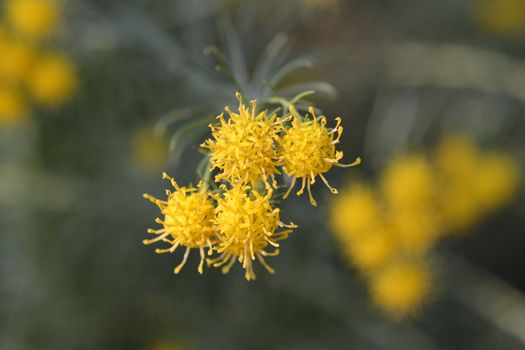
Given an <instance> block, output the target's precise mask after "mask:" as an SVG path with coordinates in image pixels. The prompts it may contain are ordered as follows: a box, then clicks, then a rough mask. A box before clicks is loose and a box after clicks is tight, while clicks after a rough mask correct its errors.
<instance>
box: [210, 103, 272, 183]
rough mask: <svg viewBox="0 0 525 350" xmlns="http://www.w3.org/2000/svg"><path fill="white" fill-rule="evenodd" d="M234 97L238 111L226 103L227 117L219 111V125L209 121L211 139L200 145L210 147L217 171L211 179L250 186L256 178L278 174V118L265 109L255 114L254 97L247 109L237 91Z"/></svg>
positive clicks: (266, 179) (265, 178) (256, 181)
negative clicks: (234, 110)
mask: <svg viewBox="0 0 525 350" xmlns="http://www.w3.org/2000/svg"><path fill="white" fill-rule="evenodd" d="M237 98H238V99H239V113H234V112H232V111H231V110H230V108H229V107H226V112H227V113H228V114H229V119H228V120H225V119H224V116H223V114H221V115H219V116H218V117H217V119H219V121H220V125H219V126H216V125H210V128H211V130H212V136H213V139H208V140H206V142H205V143H203V144H202V145H201V147H204V148H208V149H209V150H210V151H211V154H210V163H211V165H212V167H214V168H218V169H219V170H220V171H221V173H220V174H218V175H217V176H216V177H215V181H217V182H220V181H222V180H225V181H228V182H230V183H231V184H234V185H236V184H239V185H243V184H251V185H252V186H255V185H256V184H257V183H258V182H259V181H263V182H266V183H267V182H268V179H269V178H270V177H271V178H274V175H275V174H279V171H278V170H277V156H278V155H277V148H276V140H277V138H278V133H279V132H280V130H281V126H280V122H279V121H278V119H277V116H276V115H272V116H268V115H267V112H266V111H262V112H260V113H258V114H257V113H256V108H257V105H256V102H255V101H251V104H252V108H251V110H248V108H247V107H246V106H245V105H244V104H243V103H242V97H241V95H240V94H239V93H237ZM274 185H275V179H274Z"/></svg>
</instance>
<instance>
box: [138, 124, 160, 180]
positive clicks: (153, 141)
mask: <svg viewBox="0 0 525 350" xmlns="http://www.w3.org/2000/svg"><path fill="white" fill-rule="evenodd" d="M167 157H168V141H167V140H166V138H165V137H163V136H159V135H156V134H155V133H154V132H153V128H151V127H141V128H138V129H137V130H135V132H134V133H133V135H132V139H131V159H132V161H133V163H134V164H135V166H137V168H139V169H140V170H142V171H143V172H145V173H148V174H150V173H156V172H157V171H159V170H160V169H161V168H162V167H163V166H164V165H165V164H166V159H167Z"/></svg>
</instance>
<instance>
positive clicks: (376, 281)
mask: <svg viewBox="0 0 525 350" xmlns="http://www.w3.org/2000/svg"><path fill="white" fill-rule="evenodd" d="M370 283H371V285H370V288H371V293H372V298H373V301H374V303H375V304H376V305H377V306H378V307H379V308H381V309H382V310H383V311H385V312H386V313H388V314H390V315H391V316H392V317H393V318H395V319H401V318H403V317H405V316H408V315H410V314H413V313H414V312H416V311H417V310H418V308H419V307H420V306H421V305H422V303H423V302H424V300H425V298H427V296H428V295H429V292H430V283H431V276H430V271H429V268H428V267H427V265H426V264H425V263H424V262H421V261H399V262H395V263H392V264H390V265H388V266H386V267H385V268H384V269H382V270H381V271H379V272H378V273H376V274H374V275H373V276H372V278H371V280H370Z"/></svg>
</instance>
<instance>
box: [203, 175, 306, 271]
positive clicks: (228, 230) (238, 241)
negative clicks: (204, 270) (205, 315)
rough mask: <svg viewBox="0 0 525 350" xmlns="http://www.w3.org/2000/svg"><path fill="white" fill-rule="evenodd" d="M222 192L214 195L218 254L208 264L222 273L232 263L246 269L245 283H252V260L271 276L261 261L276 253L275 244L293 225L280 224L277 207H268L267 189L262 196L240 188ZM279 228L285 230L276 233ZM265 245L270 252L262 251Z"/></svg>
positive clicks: (216, 248) (277, 252) (269, 195)
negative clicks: (237, 263) (271, 248)
mask: <svg viewBox="0 0 525 350" xmlns="http://www.w3.org/2000/svg"><path fill="white" fill-rule="evenodd" d="M222 188H223V189H224V190H225V192H224V195H223V196H220V195H216V197H215V198H216V200H217V208H216V218H215V227H216V230H217V239H218V243H217V246H216V247H215V250H216V251H217V252H218V253H219V254H220V256H219V257H218V258H216V259H213V260H209V261H208V263H209V264H212V265H213V266H214V267H219V266H222V273H228V272H229V270H230V268H231V267H232V266H233V264H234V263H235V261H239V263H241V264H242V267H243V268H244V269H245V270H246V272H245V275H244V276H245V278H246V280H248V281H250V280H255V273H254V271H253V263H252V262H253V261H254V260H255V259H256V258H257V260H259V262H260V263H261V264H262V265H263V266H264V267H265V268H266V270H268V272H270V273H272V274H273V273H274V272H275V271H274V269H272V268H271V267H270V266H269V265H268V264H267V263H266V260H265V257H266V256H275V255H278V254H279V249H277V248H278V247H279V243H277V241H279V240H283V239H286V238H287V237H288V235H289V234H290V233H291V232H292V229H293V228H296V227H297V226H295V225H294V224H289V225H285V224H283V223H282V222H281V221H280V218H279V215H280V210H279V208H272V206H271V204H270V199H271V197H272V194H273V192H272V190H271V189H270V187H269V186H268V188H267V193H266V195H262V194H260V193H259V192H257V191H256V190H250V189H249V188H246V187H243V186H235V187H233V188H232V189H230V190H226V188H225V186H224V185H223V186H222ZM280 227H285V228H287V229H285V230H283V231H280V232H276V230H277V229H278V228H280ZM268 246H272V247H273V248H274V251H273V252H268V251H266V248H268Z"/></svg>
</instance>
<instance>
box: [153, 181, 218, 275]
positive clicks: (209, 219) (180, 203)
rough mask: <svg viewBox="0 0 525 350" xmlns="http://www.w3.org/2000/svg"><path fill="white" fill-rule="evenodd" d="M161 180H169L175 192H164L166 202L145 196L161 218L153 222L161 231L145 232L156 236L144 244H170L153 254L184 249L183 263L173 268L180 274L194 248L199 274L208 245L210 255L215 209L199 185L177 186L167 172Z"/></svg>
mask: <svg viewBox="0 0 525 350" xmlns="http://www.w3.org/2000/svg"><path fill="white" fill-rule="evenodd" d="M162 177H163V178H164V179H168V180H169V181H170V182H171V184H172V186H173V187H174V188H175V192H171V191H169V190H166V195H167V196H168V198H167V200H164V201H163V200H160V199H157V198H155V197H153V196H151V195H149V194H145V195H144V197H145V198H146V199H149V200H150V201H151V202H153V203H155V204H156V205H157V206H158V207H159V208H160V212H161V214H162V215H163V216H164V219H160V218H157V219H156V220H155V222H156V223H158V224H161V225H162V228H161V229H157V230H155V229H148V233H152V234H155V235H157V236H156V237H155V238H152V239H146V240H144V241H143V243H144V244H151V243H155V242H158V241H162V242H166V243H169V244H170V245H171V246H170V247H169V248H167V249H156V250H155V252H156V253H167V252H169V253H173V252H175V250H176V249H177V248H178V247H179V246H183V247H186V251H185V253H184V258H183V260H182V262H181V263H180V264H179V265H178V266H176V267H175V269H174V272H175V273H179V272H180V270H181V269H182V268H183V267H184V264H185V263H186V260H187V259H188V255H189V253H190V250H191V248H197V249H199V252H200V258H201V261H200V263H199V267H198V271H199V273H201V274H202V272H203V263H204V257H205V254H204V248H205V247H206V246H207V247H208V248H209V249H210V251H209V253H211V249H212V246H213V242H212V240H213V238H212V237H213V234H214V227H213V217H214V210H215V208H214V206H213V204H212V202H211V200H210V198H209V196H208V192H207V191H205V190H204V189H203V188H202V187H201V186H198V187H197V188H196V187H179V185H178V184H177V182H175V180H174V179H172V178H171V177H169V176H168V175H167V174H166V173H163V174H162Z"/></svg>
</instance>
